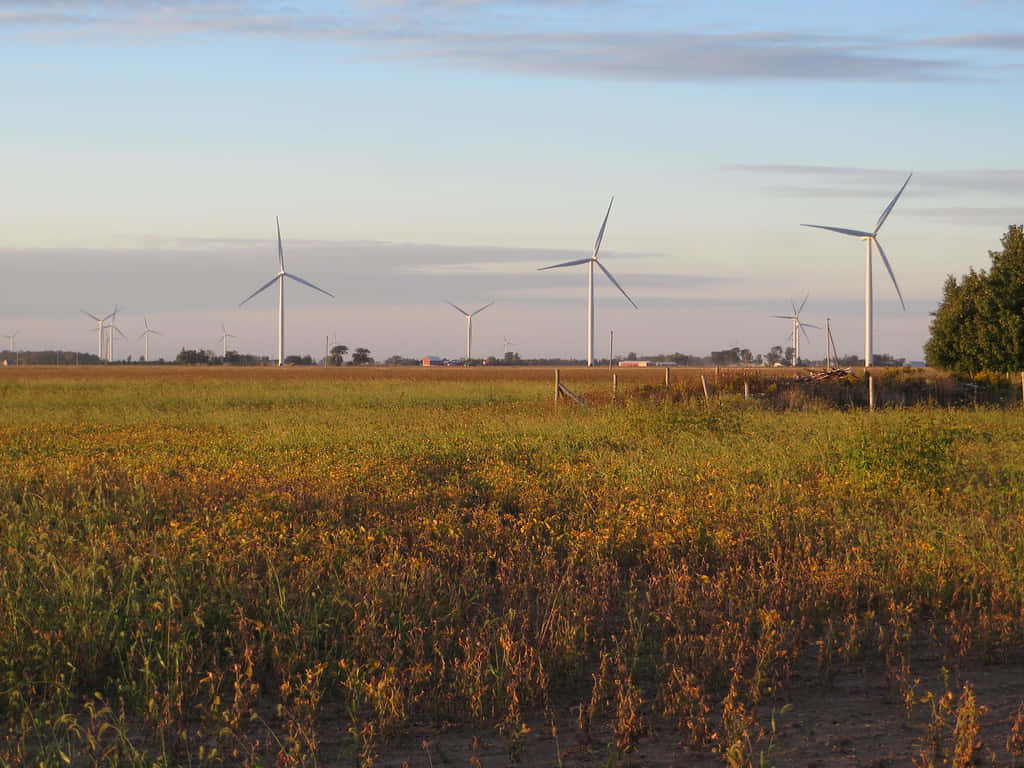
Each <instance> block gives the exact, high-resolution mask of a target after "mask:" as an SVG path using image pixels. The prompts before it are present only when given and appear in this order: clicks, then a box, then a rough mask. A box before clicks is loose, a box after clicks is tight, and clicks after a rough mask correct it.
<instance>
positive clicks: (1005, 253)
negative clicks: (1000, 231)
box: [924, 225, 1024, 373]
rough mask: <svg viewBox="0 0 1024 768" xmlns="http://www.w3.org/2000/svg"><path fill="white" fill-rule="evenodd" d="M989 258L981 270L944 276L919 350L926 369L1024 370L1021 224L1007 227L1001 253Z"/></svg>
mask: <svg viewBox="0 0 1024 768" xmlns="http://www.w3.org/2000/svg"><path fill="white" fill-rule="evenodd" d="M989 256H990V257H991V259H992V266H991V268H990V269H989V270H988V271H987V272H986V271H985V270H981V271H975V270H974V269H972V270H971V271H970V272H968V273H967V274H966V275H964V276H963V277H962V278H961V279H960V280H957V279H956V278H955V277H953V276H952V275H950V276H949V277H947V278H946V283H945V285H944V286H943V291H942V293H943V295H942V303H940V304H939V308H938V309H937V310H935V312H933V313H932V316H933V318H934V319H933V320H932V324H931V338H930V339H929V340H928V343H927V344H926V345H925V348H924V352H925V359H926V360H927V361H928V364H929V365H933V366H936V367H938V368H947V369H949V370H952V371H959V372H961V373H976V372H978V371H1019V370H1024V226H1019V225H1015V226H1011V227H1010V228H1009V230H1007V232H1006V234H1005V235H1003V250H1002V251H989Z"/></svg>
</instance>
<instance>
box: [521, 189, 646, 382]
mask: <svg viewBox="0 0 1024 768" xmlns="http://www.w3.org/2000/svg"><path fill="white" fill-rule="evenodd" d="M614 202H615V197H614V196H612V199H611V201H610V202H609V203H608V210H607V211H606V212H605V214H604V221H603V222H601V229H600V231H599V232H598V233H597V241H596V242H595V243H594V253H593V254H592V255H591V256H589V257H588V258H586V259H574V260H573V261H564V262H562V263H561V264H552V265H551V266H549V267H540V271H544V270H545V269H558V268H559V267H574V266H576V265H578V264H589V265H590V276H589V279H588V282H587V365H588V366H592V365H593V364H594V266H595V265H596V266H597V267H598V268H599V269H600V270H601V271H602V272H604V274H605V277H607V278H608V279H609V280H611V281H612V285H614V286H615V287H616V288H618V289H619V292H620V293H621V294H622V295H623V296H625V297H626V301H628V302H629V303H630V304H632V305H633V308H634V309H639V307H638V306H637V305H636V302H635V301H633V300H632V299H631V298H629V294H628V293H626V291H625V290H624V289H623V287H622V286H621V285H619V282H618V280H616V279H615V278H614V277H612V273H611V272H609V271H608V270H607V269H605V266H604V264H602V263H601V262H600V261H598V260H597V254H598V251H599V250H600V249H601V240H602V238H604V229H605V227H606V226H607V225H608V214H610V213H611V212H612V203H614Z"/></svg>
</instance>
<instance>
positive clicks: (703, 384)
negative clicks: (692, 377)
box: [700, 373, 711, 403]
mask: <svg viewBox="0 0 1024 768" xmlns="http://www.w3.org/2000/svg"><path fill="white" fill-rule="evenodd" d="M700 385H701V387H703V389H704V402H705V403H708V402H710V401H711V396H710V395H708V381H707V379H705V378H704V374H703V373H702V374H701V375H700Z"/></svg>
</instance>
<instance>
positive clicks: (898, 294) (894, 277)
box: [871, 237, 907, 312]
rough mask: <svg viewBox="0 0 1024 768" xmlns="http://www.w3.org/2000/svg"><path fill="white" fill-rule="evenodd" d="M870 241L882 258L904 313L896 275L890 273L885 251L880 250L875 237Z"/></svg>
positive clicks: (905, 306)
mask: <svg viewBox="0 0 1024 768" xmlns="http://www.w3.org/2000/svg"><path fill="white" fill-rule="evenodd" d="M871 239H872V240H873V241H874V242H875V245H877V246H878V254H879V255H880V256H881V257H882V263H883V264H885V268H886V269H887V270H888V271H889V277H891V278H892V284H893V285H894V286H895V288H896V295H897V296H899V297H900V304H901V305H902V307H903V311H904V312H906V311H907V305H906V303H904V301H903V294H902V293H900V286H899V284H898V283H897V282H896V275H894V274H893V273H892V267H890V266H889V260H888V259H887V258H886V257H885V251H883V250H882V244H881V243H880V242H878V238H877V237H873V238H871Z"/></svg>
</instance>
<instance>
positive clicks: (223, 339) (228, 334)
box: [217, 323, 238, 358]
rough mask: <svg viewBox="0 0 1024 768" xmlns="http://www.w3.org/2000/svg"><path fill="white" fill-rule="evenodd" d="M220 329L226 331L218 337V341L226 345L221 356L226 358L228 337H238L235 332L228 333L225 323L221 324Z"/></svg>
mask: <svg viewBox="0 0 1024 768" xmlns="http://www.w3.org/2000/svg"><path fill="white" fill-rule="evenodd" d="M220 329H221V330H222V331H223V332H224V335H223V336H221V337H220V338H219V339H217V341H219V342H221V343H222V344H223V345H224V351H223V353H222V354H221V357H224V358H226V357H227V356H228V339H237V338H238V337H237V336H235V334H233V333H228V329H227V328H225V327H224V323H221V324H220Z"/></svg>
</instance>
